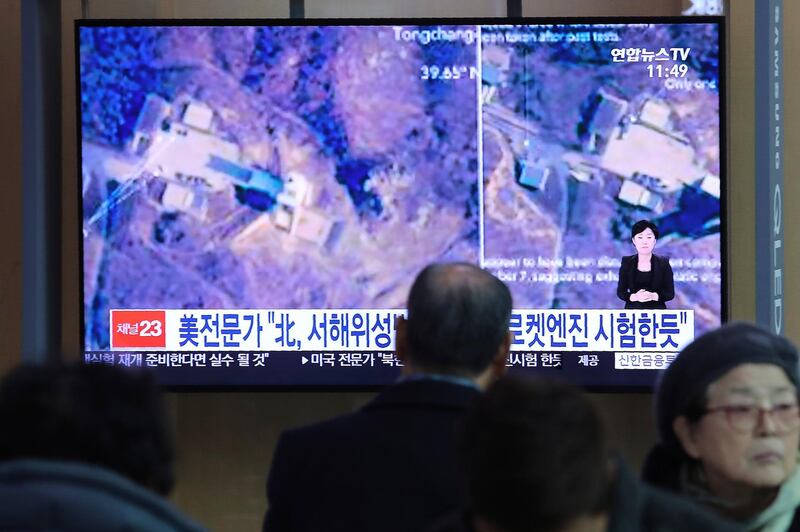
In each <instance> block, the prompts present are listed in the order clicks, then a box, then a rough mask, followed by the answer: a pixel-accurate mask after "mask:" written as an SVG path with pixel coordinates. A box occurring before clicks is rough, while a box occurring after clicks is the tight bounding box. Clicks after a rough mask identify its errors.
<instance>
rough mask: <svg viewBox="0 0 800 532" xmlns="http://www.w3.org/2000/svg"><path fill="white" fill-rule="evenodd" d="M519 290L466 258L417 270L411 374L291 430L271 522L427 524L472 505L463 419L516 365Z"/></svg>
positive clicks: (278, 459) (278, 470) (408, 358)
mask: <svg viewBox="0 0 800 532" xmlns="http://www.w3.org/2000/svg"><path fill="white" fill-rule="evenodd" d="M510 317H511V294H510V292H509V290H508V287H506V285H505V284H503V283H502V282H501V281H499V280H498V279H497V278H495V277H494V276H492V275H491V274H489V273H488V272H486V271H484V270H481V269H480V268H478V267H477V266H474V265H471V264H466V263H450V264H433V265H430V266H428V267H426V268H425V269H424V270H422V272H420V274H419V275H418V276H417V278H416V280H415V281H414V284H413V285H412V287H411V291H410V293H409V297H408V318H407V319H402V318H400V319H398V322H397V324H396V341H395V348H396V355H397V357H398V359H400V360H401V361H402V362H403V371H402V376H401V378H400V380H399V381H398V382H397V383H395V384H393V385H391V386H389V387H387V388H386V389H385V390H383V391H382V392H381V393H380V394H378V396H377V397H375V398H374V399H373V400H372V401H370V402H369V403H368V404H367V405H366V406H364V407H363V408H362V409H360V410H359V411H357V412H355V413H352V414H349V415H346V416H342V417H339V418H336V419H333V420H330V421H327V422H324V423H321V424H318V425H314V426H310V427H305V428H300V429H295V430H290V431H287V432H285V433H284V434H283V435H282V436H281V438H280V440H279V442H278V446H277V449H276V450H275V455H274V457H273V460H272V466H271V470H270V474H269V480H268V482H267V497H268V500H269V508H268V510H267V515H266V519H265V521H264V530H265V531H267V532H282V531H289V530H291V531H295V532H299V531H319V530H326V531H336V530H342V531H345V530H346V531H348V532H358V531H370V532H372V531H376V530H380V531H382V532H393V531H398V532H400V531H403V532H407V531H410V530H422V529H424V528H425V526H426V525H428V524H430V523H431V522H432V521H434V520H435V519H437V518H438V517H439V516H441V515H442V514H446V513H448V512H451V511H453V510H455V509H456V508H458V507H460V506H463V504H464V503H465V493H463V492H462V491H461V490H463V486H464V482H463V479H462V478H461V475H462V472H461V470H460V468H459V466H458V463H457V461H456V458H455V452H454V449H455V440H456V434H455V432H456V424H457V423H458V421H459V420H460V419H461V417H462V415H463V414H464V412H465V411H466V410H467V408H468V407H470V406H471V405H472V404H473V403H474V402H475V400H476V399H477V398H478V397H479V396H480V393H481V390H483V389H485V388H486V387H487V386H488V385H490V384H491V383H492V382H494V381H495V380H496V379H497V378H498V377H499V376H501V375H502V374H503V373H504V372H505V369H506V361H507V357H508V351H509V347H510V344H511V336H510V334H509V330H508V327H509V319H510Z"/></svg>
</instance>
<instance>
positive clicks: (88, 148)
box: [79, 26, 480, 349]
mask: <svg viewBox="0 0 800 532" xmlns="http://www.w3.org/2000/svg"><path fill="white" fill-rule="evenodd" d="M467 28H468V31H467V32H466V33H461V32H458V33H456V32H455V31H454V30H452V29H448V28H447V27H444V31H450V35H449V37H450V38H445V37H448V35H444V37H442V31H443V28H442V27H438V29H437V31H438V32H439V34H438V37H437V38H434V39H428V38H425V36H426V35H427V36H428V37H430V32H426V31H424V28H414V27H410V26H409V27H405V28H403V29H402V31H401V29H400V28H398V27H392V26H381V27H378V26H358V27H356V26H341V27H274V26H273V27H252V26H236V27H224V26H219V27H202V26H185V27H134V26H126V27H115V26H105V27H102V26H101V27H81V28H80V29H79V32H80V33H79V39H80V40H79V42H80V52H79V61H80V97H81V100H80V101H81V109H80V116H81V128H82V146H81V150H82V151H81V154H82V160H81V162H82V177H83V181H82V182H83V191H82V192H83V246H84V305H85V347H86V349H105V348H108V345H109V309H114V308H172V309H181V308H194V309H202V308H223V309H224V308H230V309H246V308H322V309H324V308H402V307H403V306H404V302H405V297H406V295H407V292H408V288H409V286H410V283H411V281H412V280H413V278H414V276H415V275H416V273H417V272H418V271H419V270H420V269H421V268H422V267H423V266H424V265H425V264H427V263H429V262H432V261H453V260H461V261H468V262H472V263H477V262H478V261H479V260H480V247H479V233H480V208H479V190H478V183H479V182H480V176H479V173H478V172H479V161H478V159H479V150H478V134H477V132H478V112H477V109H478V97H479V94H478V91H479V85H480V82H479V80H478V75H477V68H476V67H475V65H476V64H477V63H476V62H477V55H476V54H477V50H478V48H477V43H476V42H475V35H476V31H475V30H474V28H471V29H470V28H469V27H467ZM429 65H433V66H434V67H436V65H450V66H452V65H463V68H462V69H459V68H458V67H456V72H455V74H453V73H451V74H450V75H448V76H442V77H441V78H440V77H439V76H431V75H430V74H429V72H428V68H429ZM468 67H471V68H468ZM436 68H438V67H436ZM454 78H458V79H454Z"/></svg>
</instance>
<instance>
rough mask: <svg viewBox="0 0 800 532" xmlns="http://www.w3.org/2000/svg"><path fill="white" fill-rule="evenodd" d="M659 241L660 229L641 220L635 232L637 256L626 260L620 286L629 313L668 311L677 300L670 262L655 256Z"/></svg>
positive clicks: (633, 232)
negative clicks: (656, 310)
mask: <svg viewBox="0 0 800 532" xmlns="http://www.w3.org/2000/svg"><path fill="white" fill-rule="evenodd" d="M657 240H658V227H656V226H655V224H654V223H652V222H650V221H648V220H639V221H638V222H636V223H635V224H633V227H632V228H631V241H632V242H633V246H634V247H635V248H636V254H635V255H629V256H627V257H622V264H620V267H619V281H618V282H617V297H619V298H620V299H621V300H623V301H624V302H625V308H626V309H665V308H667V305H666V302H667V301H670V300H672V298H674V297H675V284H674V281H673V278H672V267H671V266H670V265H669V258H667V257H662V256H660V255H656V254H654V253H653V250H654V249H655V247H656V241H657Z"/></svg>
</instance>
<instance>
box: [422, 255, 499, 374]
mask: <svg viewBox="0 0 800 532" xmlns="http://www.w3.org/2000/svg"><path fill="white" fill-rule="evenodd" d="M510 317H511V293H510V292H509V290H508V287H507V286H506V285H505V284H504V283H503V282H502V281H500V280H499V279H497V278H496V277H494V276H493V275H492V274H490V273H489V272H487V271H484V270H482V269H480V268H478V267H477V266H474V265H472V264H466V263H450V264H432V265H430V266H428V267H426V268H425V269H424V270H422V272H420V274H419V275H418V276H417V278H416V280H415V281H414V284H413V285H412V287H411V291H410V293H409V296H408V333H407V334H408V346H409V356H410V357H411V359H412V361H413V362H414V363H415V364H416V365H417V366H418V367H420V368H424V369H426V370H430V371H437V372H443V373H461V374H478V373H481V372H483V371H484V370H485V369H486V368H487V367H488V366H489V364H490V363H491V361H492V360H493V358H494V357H495V356H496V355H497V351H498V348H499V347H500V346H501V345H502V343H503V341H504V340H505V338H506V336H507V334H508V325H509V319H510Z"/></svg>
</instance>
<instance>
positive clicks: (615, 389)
mask: <svg viewBox="0 0 800 532" xmlns="http://www.w3.org/2000/svg"><path fill="white" fill-rule="evenodd" d="M726 21H727V19H726V17H725V16H711V15H709V16H691V17H688V16H652V17H643V16H633V17H629V16H620V17H616V16H611V17H473V18H319V19H309V18H289V19H284V18H280V19H277V18H267V19H264V18H255V19H249V18H233V19H223V18H209V19H76V20H75V21H74V47H75V56H74V59H75V112H76V139H77V142H76V145H77V166H78V168H77V174H76V175H77V176H78V179H79V183H78V186H79V187H80V186H81V185H82V179H83V178H82V161H83V146H82V144H83V134H82V133H83V132H82V122H81V90H80V82H81V78H80V65H81V63H80V29H81V28H84V27H180V26H203V27H214V26H284V27H308V26H391V25H395V26H406V25H407V26H431V25H472V26H483V25H542V24H562V25H570V24H717V27H718V29H719V58H720V59H719V89H718V91H719V149H720V180H721V189H720V263H721V264H720V276H721V281H720V296H721V297H720V305H721V308H720V321H721V323H725V322H727V321H728V320H729V315H730V297H729V291H730V289H731V286H730V277H729V269H728V268H729V266H728V262H729V250H728V223H727V220H728V177H729V176H728V162H729V160H728V158H729V151H728V136H729V135H728V119H727V116H728V112H729V109H728V96H727V91H728V68H727V66H728V54H727V45H728V41H727V22H726ZM77 200H78V223H77V224H76V230H77V237H78V242H79V243H80V244H79V245H80V253H79V256H80V264H79V267H78V272H79V279H78V283H79V288H80V289H79V294H80V307H79V309H80V310H79V314H80V331H79V332H80V339H81V340H80V342H81V344H80V347H81V348H80V356H81V361H83V356H84V354H85V349H86V346H85V339H86V324H85V308H84V295H85V294H84V288H85V287H84V282H83V279H84V271H83V269H84V249H83V216H84V212H83V196H82V195H81V194H78V195H77ZM626 371H646V372H651V373H653V374H654V375H656V374H657V370H626ZM163 388H164V389H165V390H167V391H170V392H187V393H191V392H254V391H258V392H286V391H297V392H365V393H374V392H377V391H379V390H381V389H383V388H384V385H350V384H342V385H328V384H326V385H318V384H310V385H307V384H293V385H270V384H264V385H237V384H220V385H217V384H213V385H175V384H166V385H164V386H163ZM582 388H583V389H585V390H586V391H588V392H596V393H651V392H652V391H653V388H652V387H651V386H639V385H630V386H617V385H602V384H597V385H584V386H582Z"/></svg>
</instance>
